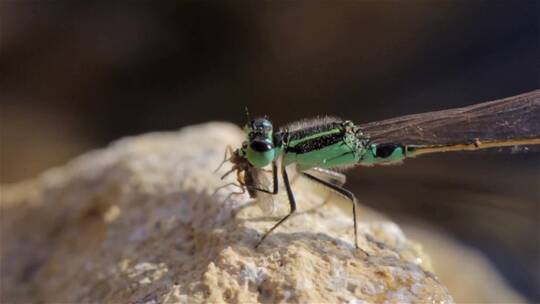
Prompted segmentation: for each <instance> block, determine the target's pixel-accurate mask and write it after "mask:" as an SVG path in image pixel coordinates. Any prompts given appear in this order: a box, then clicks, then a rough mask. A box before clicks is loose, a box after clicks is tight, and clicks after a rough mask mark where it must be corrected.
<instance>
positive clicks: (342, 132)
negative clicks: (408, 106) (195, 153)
mask: <svg viewBox="0 0 540 304" xmlns="http://www.w3.org/2000/svg"><path fill="white" fill-rule="evenodd" d="M245 130H246V135H247V138H246V140H245V141H244V142H243V144H242V146H241V147H240V148H238V149H236V150H233V149H232V148H230V147H228V148H227V151H226V155H225V158H224V161H223V162H222V164H221V165H223V163H225V162H227V161H229V162H230V163H232V168H231V169H230V170H229V171H228V172H227V173H225V174H224V175H223V176H222V178H225V177H226V176H227V175H229V174H230V173H232V172H236V174H237V184H235V185H236V186H237V187H238V188H239V189H240V190H241V191H240V192H239V193H244V192H245V191H246V190H247V191H248V192H249V194H250V196H251V197H252V198H257V199H259V200H263V201H266V203H272V196H273V195H276V194H278V191H279V186H278V185H279V178H278V175H280V176H281V180H282V182H283V184H284V186H285V191H286V193H287V197H288V201H289V205H290V212H289V213H288V214H287V215H286V216H284V217H283V218H282V219H280V220H279V221H277V222H276V223H275V224H274V225H273V226H272V227H271V228H270V229H269V230H268V231H267V232H266V233H265V234H264V235H263V236H262V238H261V239H260V240H259V242H258V243H257V245H256V247H257V246H259V245H260V244H261V243H262V242H263V241H264V240H265V239H266V238H267V237H268V236H269V235H270V234H271V233H272V231H274V230H275V229H276V228H278V227H279V226H280V225H281V224H282V223H283V222H285V221H286V220H287V219H288V218H289V217H290V216H291V215H292V214H293V213H294V212H295V211H296V200H295V196H294V193H293V191H292V188H291V183H290V178H289V173H288V168H289V167H291V166H295V167H296V171H297V172H298V173H299V174H300V175H301V176H302V177H305V178H307V179H309V180H311V181H313V182H315V183H318V184H320V185H322V186H324V187H326V188H328V189H331V190H332V191H334V192H337V193H338V194H341V195H342V196H344V197H345V198H347V199H348V200H349V201H350V202H351V203H352V213H353V214H352V216H353V223H354V238H355V240H354V241H355V246H356V248H360V247H359V245H358V229H357V228H358V227H357V214H356V213H357V199H356V197H355V195H354V194H353V193H352V192H350V191H349V190H347V189H345V188H343V185H344V184H345V176H344V175H343V174H341V173H340V172H337V171H334V170H335V169H344V168H350V167H355V166H374V165H392V164H399V163H401V162H402V161H403V160H404V159H406V158H412V157H416V156H419V155H424V154H431V153H441V152H451V151H469V150H480V149H488V148H504V147H522V149H524V150H526V149H528V150H540V149H538V148H540V90H536V91H532V92H529V93H525V94H521V95H517V96H513V97H509V98H505V99H501V100H495V101H490V102H485V103H480V104H476V105H471V106H468V107H463V108H457V109H449V110H443V111H436V112H428V113H422V114H414V115H407V116H402V117H398V118H393V119H387V120H383V121H379V122H372V123H367V124H360V125H357V124H354V123H353V122H352V121H349V120H340V119H337V118H330V117H324V118H314V119H306V120H302V121H299V122H296V123H292V124H289V125H287V126H285V127H283V128H280V129H278V130H275V129H274V126H273V124H272V122H271V121H270V120H269V119H267V118H257V119H253V120H251V119H250V118H249V115H248V124H247V125H246V127H245ZM228 155H230V156H229V157H228ZM221 165H220V167H221ZM267 166H271V173H272V187H271V188H270V187H269V186H270V183H269V181H268V179H267V178H266V177H265V173H266V172H265V171H264V169H263V168H265V167H267ZM218 169H219V168H218Z"/></svg>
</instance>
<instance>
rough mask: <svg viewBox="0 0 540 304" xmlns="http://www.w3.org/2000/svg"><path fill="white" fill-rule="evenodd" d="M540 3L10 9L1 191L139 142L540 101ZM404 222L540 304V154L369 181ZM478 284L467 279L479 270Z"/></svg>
mask: <svg viewBox="0 0 540 304" xmlns="http://www.w3.org/2000/svg"><path fill="white" fill-rule="evenodd" d="M539 6H540V2H538V1H408V2H400V1H383V2H380V1H378V2H375V1H272V2H252V1H245V2H242V1H237V2H227V3H225V2H215V3H212V2H206V1H204V2H196V1H160V2H151V1H147V2H144V1H92V2H86V1H70V0H64V1H62V0H56V1H2V2H0V106H1V108H0V110H1V112H0V114H1V117H0V122H1V137H0V139H1V159H0V160H1V167H0V168H1V172H0V182H1V183H13V182H17V181H21V180H24V179H27V178H31V177H34V176H36V175H38V174H39V173H40V172H42V171H44V170H46V169H47V168H50V167H52V166H59V165H62V164H64V163H65V162H66V161H68V160H69V159H71V158H73V157H75V156H77V155H79V154H81V153H83V152H85V151H88V150H90V149H95V148H99V147H103V146H105V145H107V143H109V142H111V141H113V140H115V139H118V138H120V137H123V136H127V135H135V134H140V133H144V132H149V131H157V130H177V129H179V128H181V127H183V126H186V125H190V124H196V123H202V122H206V121H213V120H221V121H232V122H234V123H236V124H243V123H244V122H245V117H244V107H245V106H248V107H249V109H250V112H251V113H252V114H253V115H264V114H267V115H269V116H270V118H271V119H273V121H274V123H275V124H278V125H279V124H281V123H286V122H289V121H292V120H296V119H300V118H304V117H310V116H315V115H321V114H322V115H324V114H329V115H335V116H341V117H344V118H347V119H351V120H354V121H356V122H358V123H364V122H369V121H374V120H380V119H384V118H390V117H393V116H399V115H404V114H411V113H416V112H426V111H432V110H440V109H445V108H450V107H459V106H465V105H469V104H473V103H476V102H482V101H488V100H493V99H498V98H503V97H507V96H511V95H515V94H519V93H524V92H527V91H530V90H533V89H536V88H538V87H539V86H540V74H539V71H540V60H539V58H540V57H539V56H538V54H540V38H539V37H540V26H539V20H540V19H539V12H540V7H539ZM349 176H350V178H349V182H348V185H349V188H350V189H352V190H354V191H355V193H357V195H358V197H359V199H360V200H361V201H362V202H363V203H364V204H366V205H368V206H371V207H373V208H375V209H376V210H379V211H381V212H383V213H385V214H389V215H390V216H391V217H393V218H394V219H395V220H396V221H397V222H398V223H402V222H403V223H409V222H413V223H419V222H421V223H422V224H423V225H424V224H425V225H429V226H430V227H435V229H437V230H440V231H444V232H445V233H448V234H450V235H452V237H454V238H455V239H457V240H459V241H460V242H463V243H464V244H467V245H470V246H473V247H474V248H477V249H478V250H480V251H482V252H483V253H484V254H486V255H487V256H488V257H489V259H490V261H491V262H492V263H493V264H494V265H495V266H496V267H497V269H498V270H499V271H500V272H501V273H502V274H503V276H504V277H505V280H506V281H507V282H508V284H510V286H512V287H513V288H515V289H516V290H517V291H519V292H520V293H521V294H522V295H524V296H525V297H526V298H528V299H529V300H531V301H533V302H536V301H540V291H539V290H540V282H539V274H538V273H539V271H540V261H539V260H540V253H539V251H540V248H539V240H540V238H539V233H538V232H539V231H540V227H539V225H540V189H539V188H540V186H539V185H540V155H539V154H536V153H528V154H519V155H508V154H496V153H459V154H454V155H435V156H426V157H422V158H420V159H415V160H410V161H408V162H406V163H405V164H404V165H402V166H396V167H383V168H359V169H356V170H354V171H352V172H350V174H349ZM464 273H465V274H466V269H465V270H464Z"/></svg>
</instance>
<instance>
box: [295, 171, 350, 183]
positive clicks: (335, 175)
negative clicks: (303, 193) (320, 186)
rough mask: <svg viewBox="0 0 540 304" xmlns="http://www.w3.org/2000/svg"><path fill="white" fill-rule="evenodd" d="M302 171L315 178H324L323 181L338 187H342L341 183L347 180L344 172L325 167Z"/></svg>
mask: <svg viewBox="0 0 540 304" xmlns="http://www.w3.org/2000/svg"><path fill="white" fill-rule="evenodd" d="M303 172H305V173H308V174H310V175H313V176H315V177H317V178H320V179H322V180H324V181H325V182H328V183H330V184H332V185H335V186H338V187H343V185H345V182H346V181H347V176H345V174H343V173H340V172H336V171H333V170H330V169H326V168H319V167H314V168H311V169H307V170H305V171H303Z"/></svg>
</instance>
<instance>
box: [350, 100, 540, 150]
mask: <svg viewBox="0 0 540 304" xmlns="http://www.w3.org/2000/svg"><path fill="white" fill-rule="evenodd" d="M360 128H361V129H362V131H363V132H364V133H365V134H367V135H368V136H369V138H370V140H371V141H372V142H374V143H399V144H402V145H425V146H430V145H434V146H436V145H455V144H461V143H470V142H473V141H480V142H505V141H511V140H516V139H523V140H524V141H525V142H527V140H530V141H531V142H533V143H535V144H536V143H538V140H539V139H540V90H535V91H532V92H529V93H525V94H521V95H517V96H513V97H509V98H504V99H500V100H495V101H490V102H485V103H480V104H476V105H472V106H468V107H463V108H457V109H450V110H443V111H436V112H428V113H422V114H414V115H407V116H402V117H398V118H391V119H387V120H383V121H378V122H372V123H367V124H363V125H360ZM535 149H536V150H538V146H536V148H535Z"/></svg>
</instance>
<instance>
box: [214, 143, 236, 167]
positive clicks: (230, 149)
mask: <svg viewBox="0 0 540 304" xmlns="http://www.w3.org/2000/svg"><path fill="white" fill-rule="evenodd" d="M228 154H230V155H233V150H232V147H231V146H230V145H227V147H226V148H225V154H224V155H223V161H222V162H221V163H220V164H219V166H218V167H217V168H216V170H214V173H217V172H218V171H219V169H221V167H222V166H223V165H224V164H225V163H226V162H228V161H229V160H230V159H231V158H230V157H227V155H228Z"/></svg>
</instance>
